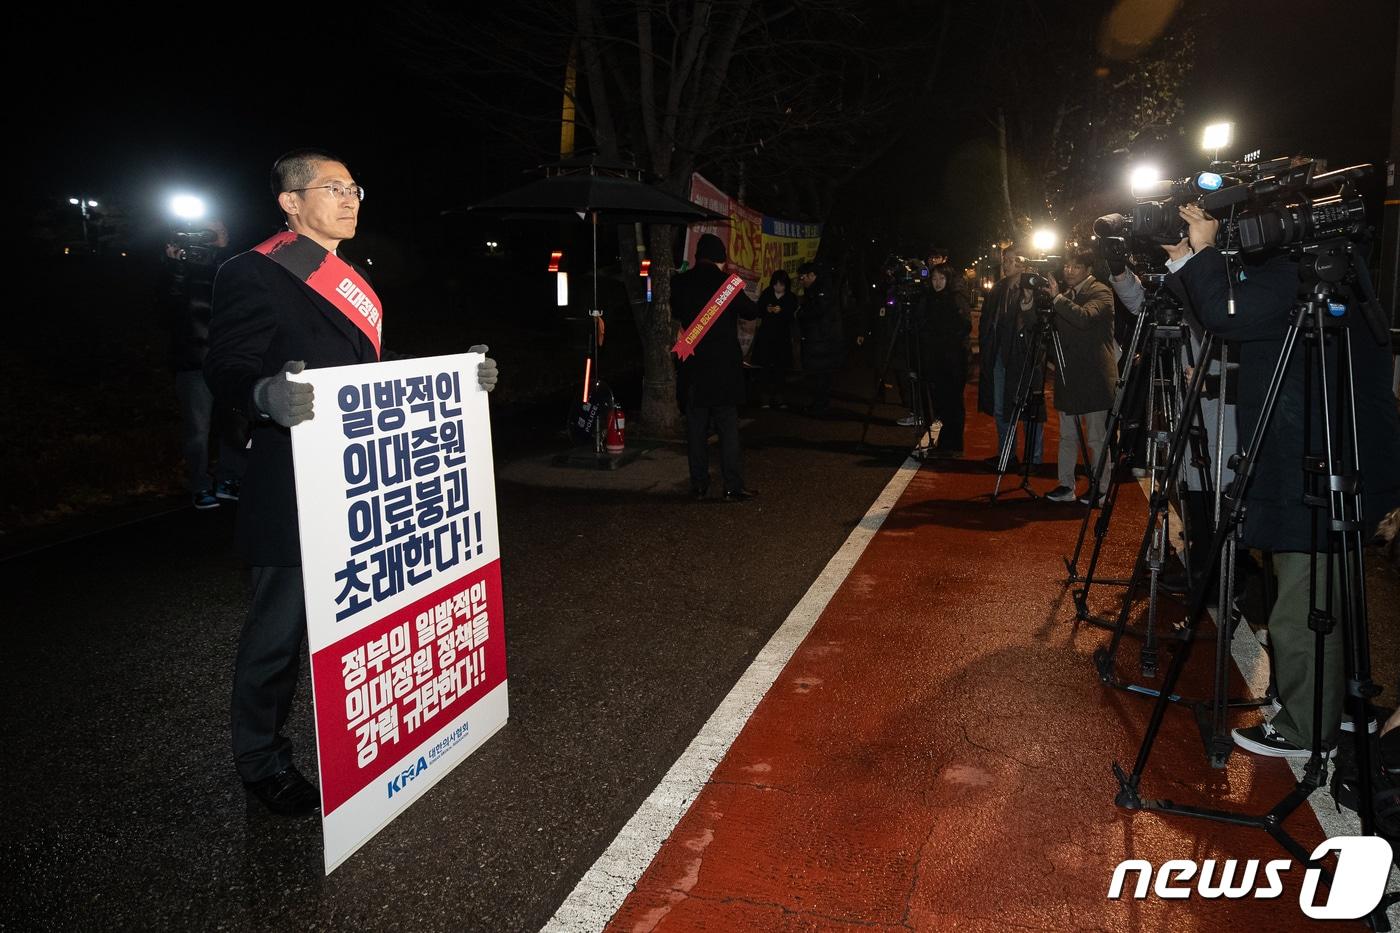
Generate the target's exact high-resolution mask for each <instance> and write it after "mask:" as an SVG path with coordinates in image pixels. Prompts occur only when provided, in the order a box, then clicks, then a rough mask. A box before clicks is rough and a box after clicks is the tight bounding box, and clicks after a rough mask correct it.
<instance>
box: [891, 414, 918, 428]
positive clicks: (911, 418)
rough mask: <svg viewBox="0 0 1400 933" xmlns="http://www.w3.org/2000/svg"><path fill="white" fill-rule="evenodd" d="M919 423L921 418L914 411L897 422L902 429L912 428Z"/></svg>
mask: <svg viewBox="0 0 1400 933" xmlns="http://www.w3.org/2000/svg"><path fill="white" fill-rule="evenodd" d="M918 423H919V418H918V416H917V415H915V414H914V413H913V412H912V411H911V412H910V413H909V414H907V415H905V416H904V417H903V418H900V419H899V420H898V421H896V422H895V424H897V425H899V426H900V427H901V428H912V427H914V426H915V425H916V424H918Z"/></svg>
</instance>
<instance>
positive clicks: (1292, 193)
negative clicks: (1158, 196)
mask: <svg viewBox="0 0 1400 933" xmlns="http://www.w3.org/2000/svg"><path fill="white" fill-rule="evenodd" d="M1326 168H1327V162H1326V161H1325V160H1323V159H1307V158H1291V159H1290V158H1284V159H1273V160H1270V161H1269V162H1261V163H1241V164H1239V165H1238V166H1237V171H1236V173H1235V175H1234V176H1233V177H1235V178H1238V179H1240V183H1237V184H1233V185H1226V186H1223V187H1221V188H1220V189H1218V190H1216V191H1212V192H1208V193H1206V194H1204V195H1202V197H1201V199H1200V204H1201V209H1202V210H1204V211H1206V212H1207V213H1209V214H1210V215H1211V216H1212V217H1216V218H1218V219H1221V220H1224V219H1225V218H1226V217H1228V216H1231V215H1233V216H1234V222H1233V224H1231V230H1232V231H1233V232H1234V233H1235V235H1236V236H1237V240H1238V244H1239V248H1240V250H1241V251H1242V252H1245V253H1258V252H1263V251H1264V250H1270V249H1283V248H1297V249H1306V248H1307V247H1308V246H1309V245H1312V244H1315V243H1318V242H1321V241H1323V240H1331V239H1335V238H1337V237H1346V238H1347V239H1351V240H1357V239H1361V238H1364V237H1365V236H1366V235H1367V233H1368V229H1367V225H1366V204H1365V202H1364V200H1363V199H1362V198H1361V196H1360V195H1359V194H1357V193H1356V183H1357V182H1359V181H1361V180H1362V179H1364V178H1366V177H1367V176H1369V175H1370V174H1371V172H1372V170H1373V169H1372V166H1371V165H1368V164H1362V165H1351V166H1347V167H1346V168H1339V169H1336V170H1335V171H1331V172H1328V171H1324V170H1325V169H1326ZM1221 229H1222V231H1224V230H1225V229H1226V228H1225V227H1224V226H1222V228H1221Z"/></svg>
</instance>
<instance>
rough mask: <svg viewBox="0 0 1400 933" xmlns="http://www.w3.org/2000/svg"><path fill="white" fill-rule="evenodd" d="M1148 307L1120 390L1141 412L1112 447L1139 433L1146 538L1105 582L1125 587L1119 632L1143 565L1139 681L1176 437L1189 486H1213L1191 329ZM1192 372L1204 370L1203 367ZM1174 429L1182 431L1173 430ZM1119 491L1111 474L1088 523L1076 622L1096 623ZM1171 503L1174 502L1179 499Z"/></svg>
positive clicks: (1176, 461)
mask: <svg viewBox="0 0 1400 933" xmlns="http://www.w3.org/2000/svg"><path fill="white" fill-rule="evenodd" d="M1152 304H1153V305H1155V306H1156V307H1154V308H1152V309H1151V313H1152V315H1153V319H1152V320H1151V322H1150V323H1148V324H1147V326H1146V330H1147V331H1148V333H1149V336H1148V340H1147V348H1146V350H1145V352H1144V353H1143V354H1142V356H1141V357H1140V358H1139V359H1136V360H1134V362H1133V364H1132V375H1131V376H1130V378H1129V380H1128V383H1127V384H1126V385H1125V386H1124V393H1123V397H1124V399H1126V400H1127V402H1126V403H1127V404H1132V403H1134V402H1136V401H1138V400H1141V399H1143V397H1144V396H1145V407H1144V410H1143V411H1142V412H1140V413H1137V414H1136V415H1135V416H1134V417H1133V418H1130V419H1128V420H1126V422H1125V426H1124V429H1123V431H1122V433H1121V438H1120V442H1119V444H1118V445H1117V448H1116V450H1117V452H1118V453H1121V451H1122V450H1124V449H1130V448H1131V447H1133V446H1135V445H1136V438H1137V436H1138V435H1139V434H1140V433H1145V434H1146V437H1147V462H1146V470H1147V474H1148V477H1149V487H1148V489H1149V491H1148V502H1149V506H1150V513H1149V516H1148V526H1147V533H1146V534H1144V537H1143V544H1142V546H1141V547H1140V548H1139V552H1138V558H1137V562H1136V563H1135V565H1134V573H1133V575H1132V577H1131V578H1130V579H1128V580H1125V581H1117V580H1115V581H1111V582H1115V583H1120V584H1123V583H1126V584H1127V585H1128V589H1127V591H1126V593H1125V594H1124V598H1123V607H1122V611H1121V612H1120V614H1119V621H1118V625H1119V626H1122V625H1125V624H1126V617H1127V614H1128V613H1129V611H1130V608H1131V605H1132V602H1133V600H1134V599H1135V598H1136V595H1137V588H1138V587H1139V586H1140V585H1141V583H1142V577H1143V574H1142V573H1141V569H1140V568H1141V566H1142V565H1143V562H1144V561H1145V562H1146V563H1145V566H1146V568H1147V577H1148V583H1147V586H1148V613H1147V624H1146V627H1145V629H1144V645H1143V649H1142V668H1143V673H1144V675H1145V676H1148V677H1151V676H1155V674H1156V667H1157V646H1156V615H1157V613H1156V610H1157V597H1158V594H1159V592H1160V591H1161V590H1162V589H1163V586H1162V580H1161V573H1162V570H1163V566H1164V563H1165V561H1166V557H1167V548H1168V542H1169V541H1170V539H1171V527H1170V526H1171V511H1170V508H1169V502H1170V497H1169V493H1170V491H1172V490H1178V491H1179V490H1180V489H1181V488H1183V487H1182V485H1181V483H1180V480H1181V479H1182V476H1181V473H1182V471H1181V469H1180V463H1181V461H1182V455H1181V454H1180V452H1177V453H1176V455H1175V456H1173V451H1172V450H1171V444H1172V442H1173V440H1174V439H1175V438H1176V437H1177V436H1178V435H1181V437H1182V438H1183V439H1184V440H1185V441H1186V442H1187V443H1189V444H1190V448H1191V461H1190V462H1191V465H1192V466H1193V467H1194V468H1195V470H1196V482H1197V487H1196V488H1197V489H1198V490H1199V491H1201V492H1202V493H1206V494H1208V493H1209V492H1210V490H1211V489H1212V487H1213V485H1214V483H1213V480H1212V477H1211V475H1210V472H1209V466H1210V462H1211V461H1210V456H1209V451H1208V449H1207V445H1206V432H1205V421H1204V417H1203V415H1202V412H1201V409H1200V405H1199V397H1191V396H1190V393H1189V392H1188V391H1187V387H1186V379H1185V372H1184V368H1183V367H1185V368H1190V369H1192V370H1195V369H1197V368H1198V367H1197V366H1196V362H1197V361H1196V357H1195V353H1194V349H1193V347H1192V342H1191V335H1190V330H1189V328H1188V327H1187V325H1186V323H1185V322H1184V320H1183V319H1182V315H1181V309H1180V307H1179V306H1177V305H1175V304H1174V303H1173V302H1170V301H1165V302H1163V301H1162V296H1161V294H1160V293H1159V295H1158V296H1156V297H1154V299H1153V302H1152ZM1199 368H1201V369H1204V367H1199ZM1120 417H1121V414H1120ZM1178 428H1181V429H1182V430H1180V431H1179V430H1178ZM1108 448H1109V445H1107V444H1105V449H1104V450H1103V451H1101V452H1100V456H1099V463H1098V466H1097V467H1096V469H1095V473H1098V472H1099V471H1101V470H1103V469H1105V468H1107V464H1106V463H1105V460H1106V458H1107V454H1108ZM1115 462H1116V461H1115ZM1120 486H1121V480H1120V479H1119V476H1118V471H1117V470H1113V471H1112V473H1111V474H1110V479H1109V487H1108V490H1107V492H1106V493H1104V503H1103V508H1102V510H1101V512H1100V514H1099V519H1098V521H1097V522H1096V523H1095V528H1094V546H1093V550H1092V551H1091V553H1090V556H1089V568H1088V571H1087V573H1086V574H1085V576H1084V577H1083V579H1082V580H1081V581H1080V582H1082V583H1083V586H1081V587H1080V588H1078V589H1076V590H1075V591H1074V602H1075V611H1076V617H1077V618H1078V619H1079V620H1080V621H1090V622H1094V623H1096V624H1103V623H1101V622H1099V620H1097V619H1094V618H1093V617H1092V616H1091V615H1090V613H1089V608H1088V597H1089V591H1090V589H1091V587H1092V586H1093V585H1094V584H1095V583H1107V582H1110V581H1106V580H1099V579H1096V578H1095V575H1094V571H1095V570H1096V569H1097V568H1098V563H1099V559H1100V556H1101V554H1102V550H1103V545H1104V542H1105V540H1106V539H1107V536H1108V529H1109V526H1110V524H1111V522H1112V520H1113V515H1114V512H1115V508H1116V505H1117V502H1118V494H1119V491H1120ZM1097 489H1098V485H1097V478H1096V479H1095V485H1094V487H1093V491H1091V493H1090V495H1091V496H1093V495H1095V494H1096V493H1097ZM1178 498H1179V499H1180V497H1178ZM1092 505H1093V502H1092V499H1091V501H1090V506H1091V507H1090V509H1088V510H1086V512H1085V516H1084V520H1083V522H1082V523H1081V524H1080V545H1082V543H1083V540H1084V533H1085V530H1086V529H1087V527H1088V525H1089V521H1090V519H1091V518H1092V516H1093V509H1092ZM1078 553H1079V551H1078V546H1077V549H1076V554H1075V557H1073V558H1070V559H1069V560H1067V561H1066V566H1067V567H1068V568H1069V569H1070V572H1071V582H1072V581H1073V576H1074V568H1075V563H1076V561H1077V559H1078ZM1183 554H1185V555H1186V558H1185V559H1184V560H1183V563H1184V564H1186V565H1187V567H1188V570H1189V569H1190V558H1189V552H1186V551H1183ZM1115 630H1116V627H1115ZM1116 647H1117V641H1116V640H1115V642H1114V649H1115V650H1116Z"/></svg>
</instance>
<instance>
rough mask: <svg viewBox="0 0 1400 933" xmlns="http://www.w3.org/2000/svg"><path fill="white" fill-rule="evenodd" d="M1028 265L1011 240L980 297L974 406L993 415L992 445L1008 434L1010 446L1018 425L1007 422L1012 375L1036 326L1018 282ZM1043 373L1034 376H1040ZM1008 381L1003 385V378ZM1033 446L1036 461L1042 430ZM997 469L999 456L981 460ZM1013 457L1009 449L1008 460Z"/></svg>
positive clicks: (1040, 414)
mask: <svg viewBox="0 0 1400 933" xmlns="http://www.w3.org/2000/svg"><path fill="white" fill-rule="evenodd" d="M1028 268H1029V267H1028V266H1027V264H1026V261H1025V259H1024V258H1022V256H1021V255H1020V253H1019V252H1017V249H1016V244H1014V243H1012V244H1010V245H1009V246H1006V247H1005V248H1003V249H1002V251H1001V279H1000V280H999V281H998V282H997V283H996V285H994V286H992V290H991V292H989V293H988V294H987V297H986V298H985V299H983V301H982V317H981V319H980V320H979V321H978V324H977V353H978V357H979V364H978V365H979V367H980V371H979V373H978V377H977V408H978V410H979V411H981V412H982V413H983V414H986V415H991V416H992V417H993V418H994V419H996V425H997V449H998V450H1000V449H1001V448H1002V446H1003V445H1005V443H1006V437H1007V435H1008V434H1010V435H1012V438H1013V439H1012V450H1013V451H1014V450H1015V443H1016V442H1015V433H1016V431H1017V425H1015V424H1013V423H1012V422H1010V421H1008V420H1007V418H1008V416H1009V415H1010V414H1011V410H1012V408H1013V407H1014V406H1015V404H1016V384H1015V383H1016V378H1017V376H1018V375H1019V374H1020V372H1021V365H1022V363H1023V361H1024V360H1025V358H1026V355H1027V354H1028V353H1030V352H1031V345H1030V335H1031V331H1032V330H1033V328H1034V326H1035V294H1034V293H1033V292H1032V291H1031V290H1030V289H1025V288H1022V287H1021V286H1020V281H1021V274H1022V273H1023V272H1026V271H1027V269H1028ZM1044 375H1045V374H1044V373H1043V372H1042V373H1040V374H1038V375H1037V376H1036V378H1040V379H1042V380H1043V379H1044ZM1008 382H1010V383H1011V384H1010V385H1009V386H1008V385H1007V383H1008ZM1032 420H1035V421H1044V420H1045V412H1044V410H1043V409H1042V410H1038V411H1036V412H1035V413H1033V415H1032ZM1035 434H1036V440H1035V449H1034V450H1033V451H1032V454H1031V463H1032V464H1038V463H1040V460H1041V456H1042V453H1043V451H1044V444H1045V432H1044V431H1036V432H1035ZM985 462H986V464H987V465H988V466H990V467H992V468H993V469H995V468H996V466H997V462H998V455H997V454H992V456H990V457H988V458H987V459H986V461H985ZM1015 462H1016V458H1015V454H1014V453H1013V455H1012V459H1011V465H1014V464H1015Z"/></svg>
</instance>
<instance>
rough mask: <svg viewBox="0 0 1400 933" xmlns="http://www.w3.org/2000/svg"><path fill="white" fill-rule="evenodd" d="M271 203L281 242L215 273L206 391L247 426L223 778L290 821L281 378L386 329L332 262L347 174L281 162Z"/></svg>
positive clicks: (291, 653) (352, 358)
mask: <svg viewBox="0 0 1400 933" xmlns="http://www.w3.org/2000/svg"><path fill="white" fill-rule="evenodd" d="M272 190H273V193H274V194H275V195H276V196H277V203H278V205H279V206H280V207H281V209H282V212H283V214H284V216H285V217H286V223H287V229H286V230H285V231H283V232H282V233H279V234H278V235H276V236H274V237H272V238H271V239H270V240H268V241H267V242H265V243H262V244H261V245H259V246H257V247H255V248H254V249H252V250H249V251H248V252H246V253H243V254H241V255H238V256H235V257H234V258H232V259H230V260H229V261H228V262H226V263H225V264H224V265H223V266H222V267H220V269H219V272H218V275H217V277H216V278H215V280H214V299H213V302H214V310H213V316H212V320H211V322H210V328H209V352H208V355H207V356H206V357H205V361H204V377H205V379H206V380H207V381H208V383H209V388H210V389H211V390H212V392H213V394H214V398H215V400H216V402H218V403H221V404H227V405H229V406H230V407H232V408H233V409H235V410H236V411H239V412H240V413H242V414H243V415H244V416H245V417H247V418H248V419H249V421H251V422H252V423H253V430H252V440H251V442H250V445H249V450H248V465H247V471H246V473H245V474H244V478H243V488H242V492H241V499H240V503H239V514H238V522H237V530H236V538H237V550H238V553H239V556H240V557H242V558H243V560H244V561H246V562H247V563H248V564H249V565H251V567H252V605H251V607H250V608H249V612H248V617H247V620H246V622H245V623H244V626H243V632H242V635H241V636H240V638H239V643H238V657H237V661H236V663H235V669H234V680H233V704H232V728H233V735H232V741H233V756H234V764H235V767H236V768H237V770H238V774H239V777H241V778H242V779H243V783H244V785H245V786H246V787H247V789H248V791H249V793H250V794H252V795H253V796H254V797H256V798H258V799H259V800H261V801H262V802H263V803H264V804H265V805H266V806H267V807H268V808H269V809H270V810H272V811H273V812H275V813H279V814H282V815H285V816H297V815H303V814H311V813H315V812H317V811H318V810H319V809H320V795H319V794H318V793H317V790H316V788H315V787H314V786H313V785H312V784H311V783H310V782H309V781H307V780H306V778H305V777H303V776H302V774H301V772H300V771H298V770H297V768H296V766H295V765H294V764H293V762H292V747H291V743H290V742H289V741H288V740H287V739H286V738H285V737H284V736H283V735H282V727H283V725H284V724H285V723H286V721H287V715H288V713H289V712H290V711H291V705H292V698H293V696H294V695H295V692H296V682H297V672H298V668H299V666H300V663H301V652H302V645H303V644H304V643H305V640H306V610H305V600H304V596H303V590H302V579H301V548H300V540H299V537H298V528H297V499H296V487H295V484H294V480H293V473H292V439H291V431H290V428H291V427H292V426H293V425H297V424H300V423H301V422H303V421H306V420H309V419H311V418H312V417H314V416H315V408H314V405H315V398H314V397H313V393H312V388H311V386H309V385H305V384H303V383H296V382H292V381H290V380H288V379H287V375H288V374H295V373H299V372H301V371H302V370H303V369H306V368H311V369H319V368H322V367H326V366H346V365H351V364H355V363H372V362H376V361H378V360H380V359H381V358H382V357H383V348H382V346H381V342H380V337H381V335H382V332H383V323H384V319H383V308H382V305H381V304H380V301H379V297H378V296H377V295H376V294H375V292H374V289H373V288H372V287H371V286H370V284H369V282H368V281H367V280H366V278H365V274H364V271H363V270H362V269H360V268H359V267H358V266H355V265H353V264H351V263H349V262H347V261H345V260H344V259H343V258H342V257H340V256H339V255H338V254H337V248H338V247H339V246H340V244H341V243H342V242H343V241H345V240H348V239H350V238H351V237H353V236H354V235H355V227H356V224H357V223H358V221H359V215H360V202H361V200H363V198H364V189H363V188H361V187H360V186H359V185H357V184H356V183H355V180H354V178H353V177H352V175H351V174H350V170H349V169H348V168H346V166H345V163H344V162H342V161H341V160H340V159H337V158H336V157H334V156H332V155H329V154H328V153H326V152H323V151H320V150H311V149H300V150H296V151H294V152H289V153H287V154H286V155H284V156H282V157H281V158H280V159H278V160H277V162H276V163H275V164H274V165H273V168H272ZM485 351H486V347H484V346H476V347H472V348H471V352H485ZM477 378H478V380H479V381H480V383H481V386H482V387H483V388H485V389H487V390H488V391H489V390H490V389H492V388H494V387H495V384H496V379H497V368H496V364H495V363H494V362H493V361H492V360H490V359H488V360H487V361H486V362H485V363H483V364H481V367H480V369H479V371H478V374H477Z"/></svg>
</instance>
